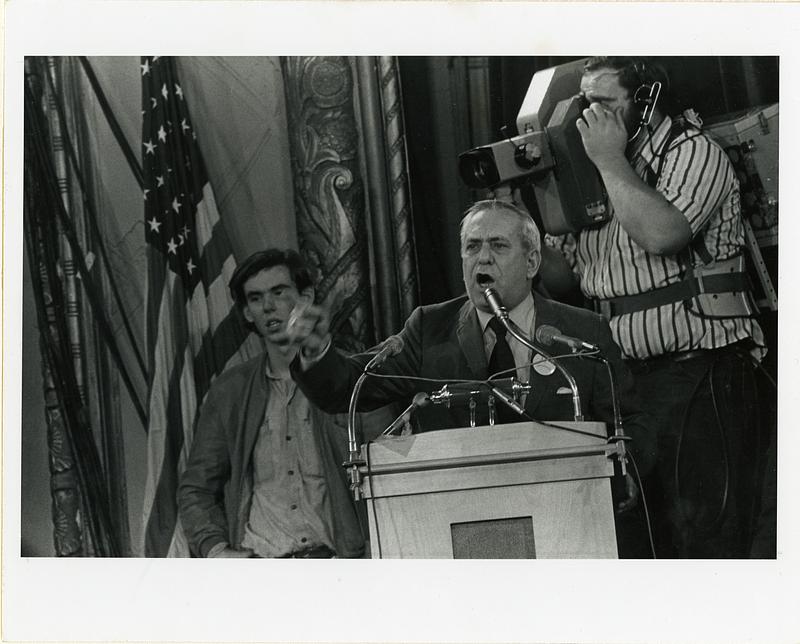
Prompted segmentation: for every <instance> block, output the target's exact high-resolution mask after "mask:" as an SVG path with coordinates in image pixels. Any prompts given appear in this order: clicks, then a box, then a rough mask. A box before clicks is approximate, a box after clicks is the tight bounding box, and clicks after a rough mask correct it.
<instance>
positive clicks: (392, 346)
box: [345, 335, 404, 501]
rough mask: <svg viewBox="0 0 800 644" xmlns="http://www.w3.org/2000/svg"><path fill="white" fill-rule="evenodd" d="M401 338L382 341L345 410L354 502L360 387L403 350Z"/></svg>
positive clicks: (359, 494) (357, 478) (358, 486)
mask: <svg viewBox="0 0 800 644" xmlns="http://www.w3.org/2000/svg"><path fill="white" fill-rule="evenodd" d="M403 346H404V343H403V338H401V337H400V336H397V335H391V336H389V337H388V338H386V340H385V341H384V343H383V345H382V346H381V348H380V350H379V351H378V353H376V354H375V355H374V356H373V357H372V358H371V359H370V361H369V362H367V364H366V365H365V366H364V370H363V371H362V372H361V375H360V376H359V377H358V380H356V383H355V385H353V392H352V393H351V394H350V405H349V407H348V409H347V450H348V459H347V462H346V463H345V466H346V467H347V469H348V473H349V478H350V489H351V491H352V492H353V497H354V498H355V500H356V501H360V500H361V499H362V498H363V493H362V491H361V473H360V472H359V470H358V466H359V465H361V464H362V463H363V461H362V459H361V453H360V450H359V447H358V439H357V438H356V423H355V420H356V409H357V408H358V397H359V395H360V394H361V387H362V386H363V385H364V381H365V380H366V379H367V376H369V375H370V372H371V370H372V369H375V368H376V367H378V366H380V365H381V364H383V363H384V362H385V361H386V359H387V358H388V357H389V356H394V355H397V354H398V353H400V352H401V351H402V350H403Z"/></svg>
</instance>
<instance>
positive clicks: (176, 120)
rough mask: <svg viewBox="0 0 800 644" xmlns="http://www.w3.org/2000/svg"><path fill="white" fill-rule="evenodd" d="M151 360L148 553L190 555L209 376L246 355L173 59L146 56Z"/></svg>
mask: <svg viewBox="0 0 800 644" xmlns="http://www.w3.org/2000/svg"><path fill="white" fill-rule="evenodd" d="M140 67H141V73H142V116H143V125H142V169H143V175H144V192H143V198H144V212H145V239H146V242H147V253H148V256H147V267H148V281H147V304H146V306H147V311H146V325H147V326H146V337H147V351H148V358H149V363H148V364H149V366H150V372H149V380H150V381H149V395H148V439H147V480H146V483H145V496H144V519H143V520H144V554H145V556H147V557H166V556H188V554H189V551H188V547H187V543H186V539H185V537H184V535H183V532H182V530H181V529H180V523H179V520H178V513H177V502H176V491H177V486H178V480H179V476H180V473H181V472H182V471H183V468H184V466H185V463H186V459H187V456H188V450H189V447H190V445H191V441H192V432H193V427H194V421H195V415H196V413H197V408H198V406H199V404H200V403H201V402H202V400H203V398H204V396H205V394H206V392H207V391H208V388H209V386H210V384H211V381H212V379H213V378H214V377H215V376H216V375H217V374H219V373H220V372H221V371H222V370H223V369H224V368H225V367H226V366H228V365H229V364H233V363H235V362H239V361H240V360H242V359H244V358H246V357H249V354H251V353H252V352H253V349H254V348H255V347H253V346H252V345H243V342H244V341H245V339H246V338H247V332H246V331H245V329H244V327H243V326H242V324H241V322H240V321H239V319H238V317H237V315H236V313H235V311H234V309H233V302H232V300H231V298H230V295H229V293H228V288H227V285H228V282H229V280H230V276H231V275H232V273H233V270H234V268H235V265H236V264H235V260H234V258H233V254H232V252H231V247H230V242H229V240H228V237H227V235H226V234H225V230H224V228H223V226H222V222H221V221H220V216H219V213H218V211H217V206H216V203H215V200H214V192H213V191H212V189H211V185H210V183H209V180H208V176H207V174H206V167H205V164H204V162H203V158H202V156H201V155H200V149H199V148H198V146H197V135H196V132H195V129H194V126H193V124H192V120H191V118H190V116H189V110H188V107H187V105H186V97H185V96H184V93H183V89H182V88H181V85H180V83H179V81H178V76H177V70H176V65H175V60H174V59H173V58H172V57H169V56H166V57H159V56H152V57H145V58H142V59H141V65H140Z"/></svg>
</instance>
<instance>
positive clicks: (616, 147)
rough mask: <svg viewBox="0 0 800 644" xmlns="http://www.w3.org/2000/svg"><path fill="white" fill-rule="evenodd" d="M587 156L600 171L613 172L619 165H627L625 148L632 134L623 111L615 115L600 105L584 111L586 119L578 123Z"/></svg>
mask: <svg viewBox="0 0 800 644" xmlns="http://www.w3.org/2000/svg"><path fill="white" fill-rule="evenodd" d="M575 126H576V127H577V128H578V132H579V133H580V135H581V140H582V141H583V147H584V149H585V150H586V154H587V156H588V157H589V158H590V159H591V160H592V162H593V163H594V164H595V165H596V166H597V168H598V170H601V171H602V170H604V169H610V168H611V166H613V165H614V164H616V163H624V164H627V163H628V162H627V160H626V159H625V146H627V144H628V131H627V130H626V128H625V119H624V118H623V115H622V108H621V107H618V108H617V109H616V110H614V111H613V112H612V111H611V110H608V109H606V108H605V107H603V106H602V105H600V103H592V104H591V105H590V106H589V107H587V108H586V109H585V110H583V118H582V119H578V120H577V121H576V122H575Z"/></svg>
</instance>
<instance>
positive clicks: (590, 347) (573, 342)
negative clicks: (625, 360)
mask: <svg viewBox="0 0 800 644" xmlns="http://www.w3.org/2000/svg"><path fill="white" fill-rule="evenodd" d="M536 341H537V342H540V343H541V344H543V345H545V346H546V347H549V346H550V345H551V344H553V342H558V343H559V344H563V345H566V346H567V347H569V350H570V351H572V353H578V352H580V351H594V352H599V351H600V347H598V346H597V345H596V344H592V343H591V342H584V341H583V340H579V339H578V338H573V337H570V336H568V335H562V334H561V331H559V330H558V329H557V328H556V327H554V326H550V325H549V324H543V325H542V326H540V327H539V328H537V329H536Z"/></svg>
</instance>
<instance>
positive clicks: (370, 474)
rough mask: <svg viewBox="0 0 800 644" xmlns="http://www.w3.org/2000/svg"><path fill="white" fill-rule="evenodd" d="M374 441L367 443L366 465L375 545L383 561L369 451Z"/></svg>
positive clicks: (379, 557)
mask: <svg viewBox="0 0 800 644" xmlns="http://www.w3.org/2000/svg"><path fill="white" fill-rule="evenodd" d="M372 443H373V441H368V442H367V462H366V463H365V465H366V468H367V476H368V477H369V480H370V487H371V488H372V497H371V498H370V499H369V501H370V502H371V506H372V522H373V523H374V524H375V541H376V542H377V543H376V544H375V545H377V547H378V559H383V550H382V548H381V532H380V528H379V527H378V511H377V510H376V509H375V486H374V485H373V483H372V459H370V457H369V451H370V448H371V447H372ZM370 553H372V546H370Z"/></svg>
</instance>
